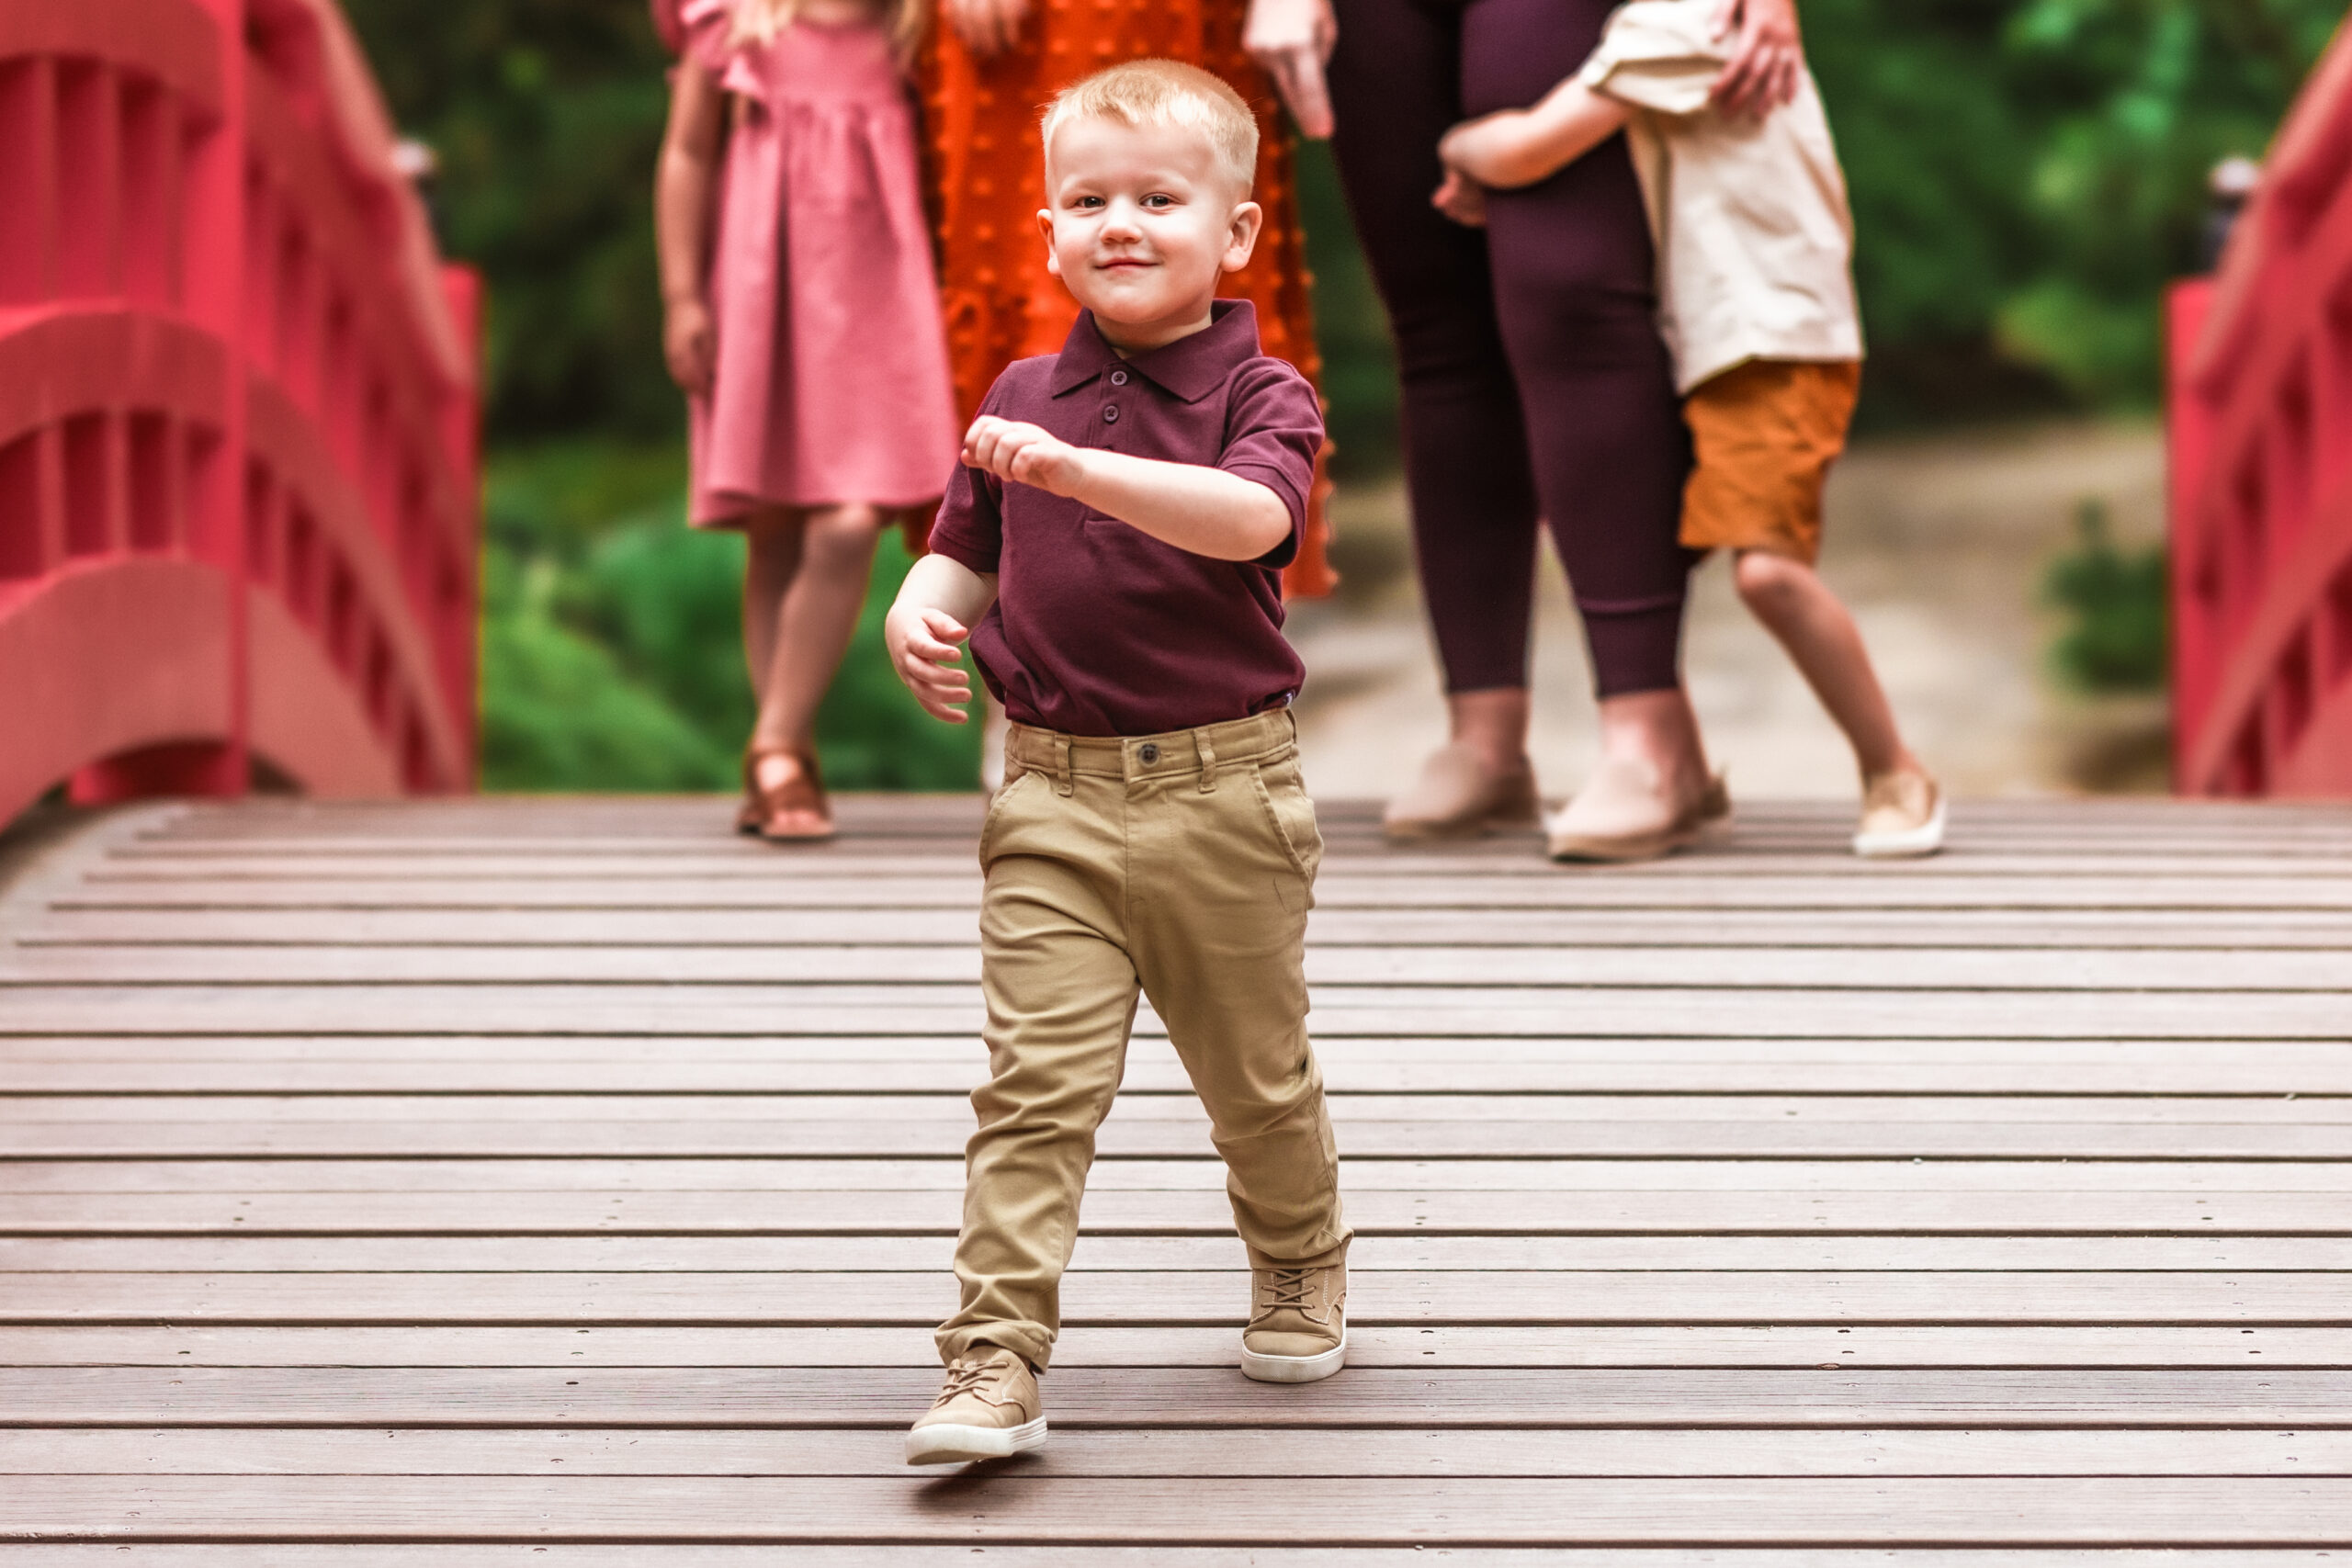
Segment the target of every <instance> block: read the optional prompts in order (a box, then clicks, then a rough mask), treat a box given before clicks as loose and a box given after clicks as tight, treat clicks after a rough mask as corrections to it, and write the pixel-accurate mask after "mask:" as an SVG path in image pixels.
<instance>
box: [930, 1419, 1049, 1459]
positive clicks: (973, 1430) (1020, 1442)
mask: <svg viewBox="0 0 2352 1568" xmlns="http://www.w3.org/2000/svg"><path fill="white" fill-rule="evenodd" d="M1045 1441H1046V1418H1045V1417H1044V1416H1038V1417H1037V1418H1036V1419H1035V1421H1024V1422H1023V1423H1022V1424H1021V1425H1020V1426H1018V1427H959V1426H951V1425H946V1424H942V1425H940V1426H936V1427H916V1428H915V1429H914V1430H913V1431H911V1432H909V1433H908V1434H907V1462H908V1463H909V1464H970V1463H972V1462H974V1461H978V1460H984V1459H1011V1458H1012V1456H1013V1455H1014V1454H1018V1453H1026V1452H1028V1451H1029V1450H1031V1449H1035V1448H1041V1447H1043V1446H1044V1444H1045Z"/></svg>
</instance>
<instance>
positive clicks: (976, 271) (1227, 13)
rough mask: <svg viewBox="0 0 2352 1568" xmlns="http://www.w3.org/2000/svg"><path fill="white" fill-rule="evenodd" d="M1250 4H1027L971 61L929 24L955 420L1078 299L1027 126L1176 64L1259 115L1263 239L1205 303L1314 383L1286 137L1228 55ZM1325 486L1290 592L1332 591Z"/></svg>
mask: <svg viewBox="0 0 2352 1568" xmlns="http://www.w3.org/2000/svg"><path fill="white" fill-rule="evenodd" d="M1248 9H1249V6H1248V0H1033V5H1032V9H1031V12H1030V14H1029V16H1028V17H1026V18H1025V19H1024V20H1023V23H1022V28H1021V41H1020V42H1019V43H1018V44H1016V45H1015V46H1014V47H1013V48H1012V49H1011V50H1009V51H1006V52H1005V53H1003V54H1001V55H996V56H992V57H989V58H985V59H984V58H980V57H978V56H975V55H974V54H973V53H972V52H971V51H968V50H967V49H966V48H965V47H964V41H963V39H960V38H958V37H956V32H955V29H954V28H950V27H948V26H947V25H946V24H945V23H944V22H942V21H936V20H934V21H933V24H932V28H931V36H930V38H929V39H928V40H927V41H926V42H925V44H924V47H923V59H922V103H923V119H924V126H923V135H924V140H925V142H926V152H928V154H929V159H928V162H929V167H928V169H927V170H926V174H927V175H928V176H929V179H930V182H931V190H932V197H933V213H934V215H935V217H936V219H937V221H938V224H939V243H940V268H939V284H940V299H941V304H942V308H943V309H944V310H945V311H946V316H947V352H948V357H949V361H950V364H951V366H952V368H953V373H954V377H955V385H956V402H957V405H958V410H959V412H960V413H961V414H962V416H963V418H964V419H965V420H966V421H967V422H969V421H970V420H971V418H972V417H973V416H974V415H975V414H976V413H977V412H978V410H979V406H980V400H981V399H982V398H983V397H985V396H986V395H987V394H988V389H989V385H990V384H991V383H993V382H994V381H995V380H996V378H997V376H998V374H999V373H1000V372H1001V371H1002V370H1003V369H1004V367H1006V366H1007V365H1010V364H1011V363H1012V361H1014V360H1016V359H1025V358H1027V357H1029V356H1031V355H1040V354H1053V353H1056V352H1057V351H1058V350H1059V349H1060V348H1061V345H1062V339H1063V338H1064V337H1065V336H1067V335H1068V334H1069V329H1070V326H1071V324H1072V323H1073V322H1074V321H1077V319H1078V305H1077V302H1076V301H1074V300H1073V299H1070V297H1069V290H1068V289H1066V288H1063V287H1062V286H1061V283H1060V281H1059V280H1058V279H1057V278H1056V277H1055V276H1053V275H1052V274H1051V273H1048V272H1047V271H1046V244H1045V241H1044V240H1043V239H1041V238H1039V236H1038V233H1037V222H1036V213H1037V209H1039V208H1040V207H1042V206H1044V205H1045V178H1046V176H1045V155H1044V152H1043V150H1042V149H1041V147H1040V146H1039V144H1038V140H1037V118H1038V116H1039V115H1040V114H1041V113H1042V112H1043V111H1044V108H1045V106H1046V102H1047V101H1048V100H1049V99H1051V98H1052V97H1053V96H1054V95H1055V94H1056V93H1057V92H1059V91H1061V90H1062V89H1063V88H1064V87H1067V86H1069V85H1070V84H1071V83H1073V82H1075V81H1077V80H1079V78H1080V77H1082V76H1084V75H1086V74H1087V73H1089V72H1092V71H1099V70H1101V69H1102V68H1103V67H1104V66H1106V65H1115V64H1117V63H1119V62H1121V61H1125V60H1144V59H1151V58H1159V59H1164V60H1181V61H1183V62H1187V63H1188V64H1193V65H1198V66H1201V67H1202V68H1203V69H1204V70H1208V71H1213V72H1215V73H1216V74H1217V75H1219V76H1222V77H1224V78H1225V80H1227V82H1229V83H1231V84H1232V85H1233V86H1234V88H1235V90H1236V91H1238V92H1239V93H1240V95H1241V96H1242V97H1243V98H1245V99H1247V100H1248V101H1249V103H1250V106H1251V107H1253V108H1255V109H1256V110H1257V113H1258V133H1259V140H1258V178H1257V184H1256V188H1255V189H1254V190H1253V192H1252V193H1251V194H1252V196H1253V197H1254V198H1255V199H1256V201H1257V202H1258V204H1259V205H1260V206H1261V207H1262V208H1264V209H1265V211H1266V223H1265V229H1264V231H1263V232H1262V233H1261V235H1260V236H1259V239H1258V249H1257V252H1256V254H1253V255H1252V256H1251V257H1250V265H1248V266H1247V267H1245V268H1244V269H1242V270H1241V271H1240V272H1238V273H1235V274H1232V275H1230V276H1227V278H1226V280H1225V281H1224V283H1223V284H1222V285H1220V286H1219V292H1220V293H1223V294H1226V295H1227V296H1230V297H1234V298H1238V299H1248V300H1250V302H1251V303H1252V304H1254V305H1256V306H1257V308H1258V332H1259V337H1260V341H1261V344H1262V345H1263V347H1264V349H1265V352H1266V353H1268V354H1270V355H1274V356H1275V357H1276V358H1279V359H1286V360H1288V361H1290V362H1291V363H1292V364H1293V365H1295V366H1296V367H1298V368H1299V370H1300V371H1301V372H1302V373H1304V374H1305V375H1306V378H1307V379H1308V380H1310V381H1313V382H1316V383H1317V385H1318V386H1319V385H1320V384H1321V379H1322V371H1323V365H1322V359H1321V356H1320V355H1317V353H1316V352H1315V315H1314V309H1313V303H1312V297H1311V295H1310V294H1309V287H1310V285H1311V284H1312V283H1313V281H1314V280H1313V279H1312V278H1311V277H1310V276H1308V275H1307V271H1306V247H1305V245H1304V243H1302V236H1301V234H1300V231H1299V225H1298V203H1297V199H1296V197H1295V194H1294V192H1293V189H1292V185H1291V155H1290V130H1289V127H1288V125H1287V124H1286V123H1285V122H1284V121H1283V119H1282V118H1281V109H1280V107H1279V104H1278V101H1277V99H1276V97H1275V96H1274V88H1273V84H1272V83H1271V82H1270V81H1268V80H1267V79H1266V76H1265V73H1263V72H1261V71H1260V70H1259V69H1258V68H1257V66H1256V65H1254V64H1252V63H1251V62H1250V57H1249V56H1248V55H1247V54H1245V53H1243V52H1242V49H1241V26H1242V21H1243V18H1244V16H1245V14H1246V13H1247V11H1248ZM1329 490H1330V485H1329V481H1328V480H1326V479H1323V477H1322V465H1321V463H1320V462H1318V463H1317V481H1316V486H1315V495H1314V499H1313V501H1312V502H1311V504H1310V508H1309V512H1308V515H1307V522H1306V542H1305V546H1304V547H1303V548H1302V549H1301V550H1300V551H1299V556H1298V559H1297V561H1296V562H1295V563H1294V564H1293V565H1292V566H1291V567H1290V569H1289V570H1286V571H1285V572H1283V587H1284V588H1285V589H1286V590H1287V591H1288V592H1290V593H1292V594H1294V595H1297V596H1304V597H1309V598H1312V597H1317V596H1319V595H1321V594H1325V593H1328V592H1330V590H1331V586H1332V584H1333V582H1334V581H1337V580H1336V579H1335V578H1334V577H1333V576H1332V573H1331V569H1330V566H1329V562H1328V560H1327V558H1326V554H1325V546H1326V544H1327V542H1328V541H1329V536H1330V529H1329V524H1328V523H1327V522H1326V521H1325V518H1324V506H1323V502H1324V499H1325V497H1326V496H1327V495H1328V494H1329Z"/></svg>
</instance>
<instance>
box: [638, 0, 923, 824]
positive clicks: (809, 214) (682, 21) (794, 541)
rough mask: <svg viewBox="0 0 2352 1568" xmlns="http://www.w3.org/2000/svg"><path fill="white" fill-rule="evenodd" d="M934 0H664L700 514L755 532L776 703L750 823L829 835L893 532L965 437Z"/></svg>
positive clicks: (683, 340)
mask: <svg viewBox="0 0 2352 1568" xmlns="http://www.w3.org/2000/svg"><path fill="white" fill-rule="evenodd" d="M920 6H921V0H682V3H681V0H656V3H655V14H656V17H657V19H660V20H662V22H664V23H665V24H666V25H665V28H664V30H665V31H666V32H668V33H669V34H670V35H671V39H672V42H673V44H675V45H677V46H678V47H679V49H680V51H681V55H682V58H681V61H680V63H679V66H678V70H677V73H676V75H675V77H674V78H673V89H672V94H671V102H670V122H669V129H668V131H667V133H666V134H665V135H664V137H663V140H662V164H661V171H660V175H659V177H658V179H657V181H656V186H655V220H656V231H657V235H658V239H659V243H660V251H661V265H662V300H663V305H664V309H665V315H666V321H665V324H664V329H663V346H664V349H665V350H666V353H667V355H668V358H669V363H670V373H671V375H673V377H675V378H677V382H678V385H679V386H680V387H681V388H683V389H684V391H685V393H686V398H687V403H688V408H689V412H690V427H691V440H692V448H691V473H692V480H693V494H692V499H691V502H690V503H689V513H688V518H689V521H690V522H692V523H693V524H694V525H695V526H696V527H698V528H738V529H741V530H742V532H743V534H744V536H745V542H746V544H747V546H748V553H747V556H746V561H745V569H744V576H743V645H744V655H745V658H746V659H747V660H748V661H749V663H750V665H751V671H752V690H753V691H754V692H755V693H756V694H758V697H759V718H758V720H757V721H756V723H755V724H754V725H753V727H752V737H751V742H750V744H749V745H748V746H747V747H746V748H745V749H744V754H743V782H744V794H745V799H744V803H743V808H742V811H741V815H740V817H739V818H738V825H739V826H740V827H741V829H742V830H743V831H745V832H750V833H758V834H761V835H762V836H763V837H765V838H769V839H776V840H787V839H821V838H827V837H830V836H831V833H832V831H833V821H832V813H831V807H830V806H829V805H828V804H827V802H826V799H825V793H824V786H823V784H822V782H821V781H820V777H819V775H818V771H817V751H816V719H817V705H818V704H819V703H820V701H821V700H822V699H823V697H824V694H825V688H826V687H827V686H829V685H831V683H832V679H833V673H834V671H836V670H837V669H838V668H839V667H840V665H841V660H842V653H843V652H844V651H845V650H846V649H847V648H848V646H849V639H850V635H851V633H852V632H854V630H855V629H856V626H857V617H858V611H859V609H860V607H861V606H862V605H863V604H864V603H865V587H866V578H867V575H868V573H869V572H870V571H871V570H872V567H873V561H874V546H875V540H876V536H878V535H879V534H880V532H881V529H882V527H883V525H885V524H886V523H887V522H888V521H890V520H891V519H892V518H893V517H894V516H896V515H898V514H899V513H904V512H907V511H910V510H912V509H915V508H918V507H922V506H925V505H928V504H929V503H930V502H933V501H935V500H937V499H938V496H939V493H940V489H941V486H942V484H943V483H944V480H945V478H946V476H947V475H948V474H949V473H950V472H951V471H952V470H953V469H954V467H955V463H956V442H957V434H958V432H957V430H956V423H955V419H956V416H955V402H954V396H953V394H952V392H951V391H950V389H949V383H948V372H947V348H946V341H945V337H944V332H943V329H942V326H941V322H940V316H939V294H938V287H937V284H936V281H935V279H934V276H933V270H932V255H931V236H930V229H929V225H928V223H927V221H926V220H925V218H924V214H923V209H922V187H921V184H920V182H919V179H918V175H917V168H916V163H915V156H916V154H915V130H914V117H913V110H912V107H911V100H910V97H909V96H908V88H907V81H906V76H905V72H904V68H905V65H906V63H907V62H908V61H909V59H910V56H911V53H912V50H913V46H914V42H915V39H916V35H917V34H918V32H919V31H920V29H921V26H922V17H921V15H920Z"/></svg>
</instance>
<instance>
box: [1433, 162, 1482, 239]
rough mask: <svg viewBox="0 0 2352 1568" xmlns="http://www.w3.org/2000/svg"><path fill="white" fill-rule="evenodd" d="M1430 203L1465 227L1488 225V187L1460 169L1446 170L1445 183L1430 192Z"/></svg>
mask: <svg viewBox="0 0 2352 1568" xmlns="http://www.w3.org/2000/svg"><path fill="white" fill-rule="evenodd" d="M1430 206H1431V207H1434V208H1436V209H1438V210H1439V211H1440V212H1442V213H1444V214H1445V215H1446V216H1447V217H1448V218H1451V219H1453V220H1454V221H1455V222H1456V223H1459V224H1461V225H1462V226H1463V227H1464V228H1465V229H1483V228H1485V227H1486V226H1487V187H1486V186H1482V185H1480V184H1479V183H1478V182H1477V181H1476V180H1474V179H1472V178H1471V177H1470V176H1469V175H1465V174H1464V173H1463V172H1462V171H1461V170H1459V169H1448V170H1446V171H1445V183H1444V184H1443V185H1442V186H1438V187H1437V189H1436V190H1435V191H1434V192H1432V193H1431V194H1430Z"/></svg>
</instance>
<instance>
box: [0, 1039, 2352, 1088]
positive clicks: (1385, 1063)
mask: <svg viewBox="0 0 2352 1568" xmlns="http://www.w3.org/2000/svg"><path fill="white" fill-rule="evenodd" d="M1317 1055H1318V1056H1319V1057H1320V1059H1321V1062H1322V1065H1323V1071H1324V1078H1325V1081H1326V1083H1327V1084H1329V1086H1330V1088H1331V1089H1332V1090H1333V1091H1334V1092H1337V1093H1344V1094H1352V1095H1371V1094H1413V1093H1430V1092H1459V1093H1489V1094H1518V1095H1557V1094H1591V1093H1606V1094H1659V1093H1673V1094H1702V1093H1703V1094H1714V1095H1724V1094H1781V1095H1786V1094H1804V1095H1879V1094H1929V1095H1954V1094H1961V1095H1985V1094H2010V1095H2030V1096H2032V1097H2035V1098H2046V1097H2050V1096H2053V1095H2054V1096H2085V1095H2090V1096H2097V1095H2113V1094H2117V1093H2129V1094H2133V1095H2140V1096H2166V1097H2196V1096H2249V1095H2255V1096H2269V1097H2278V1096H2283V1095H2287V1094H2295V1095H2298V1096H2314V1095H2339V1096H2340V1095H2346V1094H2352V1047H2347V1046H2345V1045H2342V1044H2338V1043H2333V1042H2324V1041H2320V1042H2313V1041H2289V1042H2267V1043H2244V1044H2239V1045H2235V1046H2233V1048H2231V1049H2229V1050H2227V1051H2220V1050H2216V1049H2215V1048H2213V1046H2212V1045H2211V1044H2210V1043H2204V1042H2188V1041H2061V1042H2048V1041H1981V1040H1952V1041H1912V1040H1535V1039H1527V1038H1517V1039H1510V1038H1505V1039H1493V1038H1487V1039H1479V1038H1467V1039H1461V1040H1453V1041H1448V1042H1446V1043H1445V1044H1444V1045H1443V1047H1442V1048H1439V1047H1437V1046H1436V1045H1434V1044H1433V1043H1431V1042H1430V1041H1427V1040H1420V1039H1407V1038H1381V1037H1374V1038H1364V1037H1361V1036H1357V1037H1344V1036H1341V1037H1333V1036H1326V1037H1324V1039H1323V1040H1322V1042H1321V1043H1320V1045H1319V1047H1318V1051H1317ZM981 1063H982V1056H981V1055H980V1051H979V1047H978V1043H977V1042H975V1041H973V1040H972V1039H970V1038H969V1037H957V1036H944V1037H924V1036H888V1035H879V1036H872V1037H866V1038H831V1039H829V1038H824V1037H807V1036H794V1037H784V1038H777V1037H767V1038H762V1037H758V1036H721V1037H718V1038H709V1037H702V1038H695V1039H690V1040H683V1041H682V1040H679V1039H677V1038H676V1037H672V1038H668V1039H660V1040H651V1039H643V1038H627V1037H622V1038H610V1037H605V1038H599V1037H591V1036H568V1035H567V1036H553V1037H515V1036H506V1037H488V1038H484V1037H479V1036H463V1035H424V1036H381V1035H361V1036H349V1035H330V1036H324V1037H321V1036H306V1035H246V1036H234V1035H201V1036H181V1037H172V1036H164V1037H160V1038H159V1037H153V1036H136V1035H134V1036H127V1037H126V1036H109V1037H104V1038H91V1037H76V1036H63V1037H48V1038H31V1039H25V1040H21V1041H18V1042H15V1043H12V1044H11V1045H10V1047H9V1048H8V1050H7V1051H6V1053H5V1054H0V1095H44V1096H56V1095H67V1096H73V1095H100V1094H107V1093H110V1092H122V1091H129V1092H135V1093H138V1094H141V1095H168V1094H208V1095H217V1094H243V1095H284V1094H321V1093H340V1094H370V1095H380V1094H415V1093H435V1094H477V1095H479V1094H548V1093H592V1094H664V1095H669V1094H714V1093H717V1094H745V1093H756V1094H777V1093H786V1092H795V1091H797V1092H799V1093H804V1094H808V1093H825V1094H837V1093H842V1092H864V1093H884V1094H907V1093H933V1094H940V1093H948V1094H957V1093H962V1092H965V1091H967V1090H968V1089H970V1088H971V1087H972V1086H973V1084H974V1083H975V1081H976V1080H977V1079H978V1077H979V1075H980V1072H981ZM1188 1087H1189V1080H1188V1079H1187V1078H1186V1077H1185V1075H1184V1072H1183V1069H1182V1066H1181V1065H1180V1064H1179V1062H1178V1061H1177V1058H1176V1056H1175V1054H1174V1053H1173V1051H1172V1050H1170V1049H1169V1048H1168V1047H1167V1046H1166V1045H1165V1044H1164V1043H1161V1042H1160V1041H1159V1040H1158V1039H1156V1038H1151V1037H1147V1038H1145V1039H1142V1040H1138V1041H1137V1042H1136V1043H1135V1044H1134V1045H1133V1047H1132V1048H1131V1050H1130V1052H1129V1055H1128V1059H1127V1070H1126V1077H1125V1089H1127V1090H1128V1091H1131V1092H1137V1093H1160V1094H1174V1093H1181V1092H1184V1091H1185V1090H1186V1089H1188Z"/></svg>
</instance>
